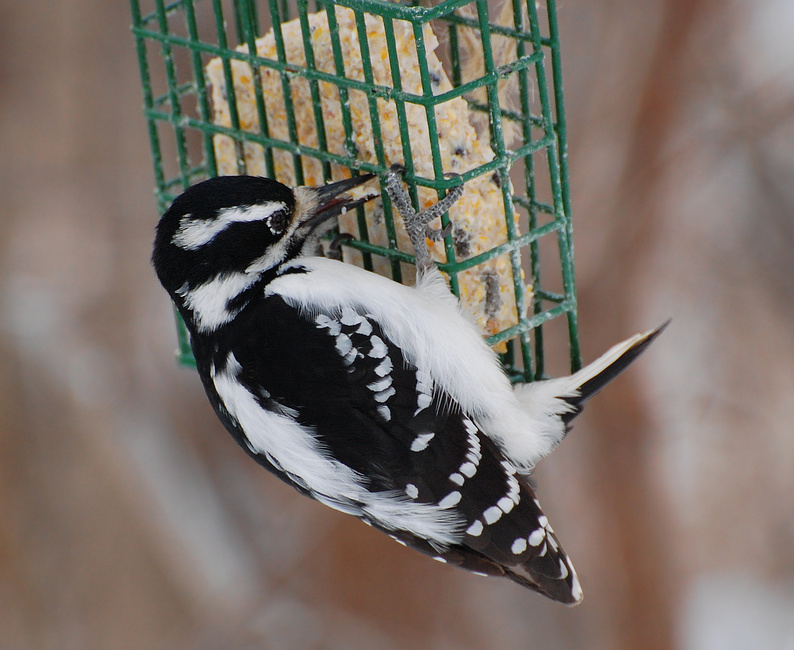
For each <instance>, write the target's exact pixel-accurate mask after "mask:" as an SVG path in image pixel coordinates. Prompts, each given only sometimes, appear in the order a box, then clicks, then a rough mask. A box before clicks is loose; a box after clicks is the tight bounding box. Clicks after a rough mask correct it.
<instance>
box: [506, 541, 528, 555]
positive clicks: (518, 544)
mask: <svg viewBox="0 0 794 650" xmlns="http://www.w3.org/2000/svg"><path fill="white" fill-rule="evenodd" d="M510 550H511V551H513V555H521V554H522V553H523V552H524V551H526V550H527V540H525V539H524V538H523V537H519V538H518V539H516V540H515V541H514V542H513V545H512V546H511V547H510Z"/></svg>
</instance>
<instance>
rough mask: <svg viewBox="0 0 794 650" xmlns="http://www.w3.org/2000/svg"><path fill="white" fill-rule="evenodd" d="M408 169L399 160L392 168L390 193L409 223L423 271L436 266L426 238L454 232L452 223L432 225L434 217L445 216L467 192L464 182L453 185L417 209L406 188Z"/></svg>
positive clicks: (398, 209) (395, 205) (419, 265)
mask: <svg viewBox="0 0 794 650" xmlns="http://www.w3.org/2000/svg"><path fill="white" fill-rule="evenodd" d="M404 173H405V167H404V166H403V165H401V164H399V163H395V164H393V165H392V166H391V167H390V168H389V174H388V175H387V177H386V193H387V194H388V195H389V199H390V200H391V202H392V205H394V207H396V208H397V211H398V212H399V213H400V216H401V217H402V219H403V222H404V223H405V229H406V230H407V231H408V236H409V237H410V238H411V244H412V245H413V248H414V255H415V257H416V266H417V267H418V268H419V270H420V271H423V270H425V269H427V268H430V267H432V266H433V260H432V258H431V257H430V252H429V251H428V249H427V241H426V239H425V238H427V239H430V240H431V241H440V240H442V239H444V237H447V236H448V235H450V234H451V233H452V224H451V223H449V224H447V225H446V226H445V227H444V228H431V227H430V226H429V225H428V224H429V223H430V222H431V221H433V219H436V218H438V217H441V215H443V214H444V213H445V212H448V211H449V209H450V208H451V207H452V206H453V205H454V204H455V202H456V201H457V200H458V199H459V198H460V197H461V195H462V194H463V184H461V185H456V186H455V187H453V188H452V189H450V190H449V192H448V193H447V195H446V196H445V197H444V198H443V199H441V200H440V201H438V202H437V203H434V204H433V205H431V206H430V207H429V208H427V209H426V210H423V211H422V212H417V211H416V210H414V207H413V204H412V203H411V198H410V197H409V196H408V193H407V192H406V191H405V188H403V185H402V177H403V174H404ZM447 176H457V174H447Z"/></svg>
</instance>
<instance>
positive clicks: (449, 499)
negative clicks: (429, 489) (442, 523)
mask: <svg viewBox="0 0 794 650" xmlns="http://www.w3.org/2000/svg"><path fill="white" fill-rule="evenodd" d="M460 499H461V494H460V492H458V491H457V490H455V491H454V492H450V493H449V494H448V495H447V496H445V497H444V498H443V499H441V501H439V502H438V507H439V508H441V509H442V510H447V509H449V508H452V507H453V506H456V505H458V504H459V503H460Z"/></svg>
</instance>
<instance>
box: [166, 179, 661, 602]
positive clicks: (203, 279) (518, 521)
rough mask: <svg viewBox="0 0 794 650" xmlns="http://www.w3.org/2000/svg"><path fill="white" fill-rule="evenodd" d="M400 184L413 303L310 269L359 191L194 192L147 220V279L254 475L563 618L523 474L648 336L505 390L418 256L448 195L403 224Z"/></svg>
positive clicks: (258, 185) (550, 543)
mask: <svg viewBox="0 0 794 650" xmlns="http://www.w3.org/2000/svg"><path fill="white" fill-rule="evenodd" d="M401 174H402V170H401V169H400V168H399V166H394V167H392V169H391V170H390V171H389V173H388V175H387V176H386V178H385V183H384V186H385V191H386V192H387V194H388V195H389V196H390V198H391V201H392V204H393V205H394V206H396V207H397V209H398V211H399V212H400V213H401V215H402V217H403V220H404V221H405V224H406V228H407V230H408V232H409V234H410V236H411V241H412V243H413V246H414V248H415V255H416V260H417V280H416V284H415V286H404V285H402V284H399V283H397V282H394V281H392V280H389V279H387V278H384V277H381V276H379V275H376V274H374V273H371V272H368V271H366V270H363V269H361V268H358V267H355V266H352V265H349V264H345V263H343V262H341V261H338V260H334V259H328V258H325V257H322V256H321V254H320V249H319V239H320V237H321V236H322V235H323V234H324V233H325V232H326V231H327V230H329V228H330V227H332V226H333V223H334V218H335V217H336V216H338V215H339V214H340V213H341V212H342V211H343V210H346V209H352V208H354V207H355V206H357V205H360V204H362V203H364V202H365V201H368V200H371V199H373V198H375V197H376V196H378V195H379V192H376V191H373V192H371V193H369V194H366V195H365V196H363V197H361V198H358V199H353V198H351V196H350V195H349V194H347V192H348V190H351V189H352V188H354V187H356V186H358V185H361V184H363V183H366V182H368V181H370V180H371V179H372V178H374V177H373V176H372V175H360V176H356V177H353V178H350V179H347V180H342V181H338V182H334V183H331V184H329V185H326V186H323V187H297V188H294V189H291V188H289V187H287V186H285V185H283V184H281V183H278V182H276V181H275V180H271V179H268V178H262V177H252V176H223V177H218V178H211V179H209V180H206V181H203V182H200V183H198V184H196V185H194V186H192V187H190V188H188V189H187V190H185V192H184V193H183V194H181V195H180V196H179V197H177V198H176V199H175V200H174V202H173V204H172V205H171V207H170V208H169V209H168V210H167V211H166V212H165V214H164V215H163V216H162V218H161V219H160V222H159V224H158V226H157V232H156V237H155V242H154V252H153V256H152V260H153V264H154V268H155V271H156V273H157V276H158V278H159V280H160V282H161V283H162V285H163V287H164V288H165V290H166V291H167V292H168V294H169V296H170V297H171V299H172V300H173V302H174V304H175V305H176V308H177V309H178V311H179V313H180V314H181V316H182V318H183V319H184V321H185V324H186V326H187V329H188V332H189V335H190V343H191V346H192V349H193V354H194V356H195V359H196V366H197V369H198V373H199V376H200V378H201V381H202V383H203V385H204V389H205V391H206V393H207V396H208V397H209V401H210V402H211V404H212V407H213V409H214V410H215V413H216V414H217V416H218V418H219V419H220V421H221V422H222V423H223V425H224V426H225V428H226V429H227V430H228V431H229V433H230V434H231V435H232V437H233V438H234V440H235V441H236V442H237V443H238V444H239V445H240V446H241V447H242V448H243V450H245V451H246V452H247V453H248V455H250V456H251V457H252V458H253V459H254V460H256V461H257V462H258V463H259V464H261V465H262V466H264V467H265V468H266V469H268V470H269V471H271V472H272V473H274V474H275V475H276V476H278V477H279V478H281V479H282V480H284V481H286V482H287V483H289V484H290V485H292V486H293V487H295V488H296V489H297V490H298V491H299V492H302V493H303V494H306V495H308V496H310V497H312V498H314V499H316V500H317V501H319V502H321V503H324V504H326V505H328V506H330V507H331V508H334V509H336V510H339V511H341V512H344V513H348V514H351V515H354V516H356V517H358V518H359V519H361V520H362V521H364V522H365V523H367V524H369V525H370V526H373V527H374V528H377V529H379V530H381V531H383V532H385V533H386V534H388V535H390V536H391V537H392V538H394V539H395V540H397V541H398V542H400V543H402V544H404V545H406V546H409V547H411V548H413V549H416V550H418V551H420V552H422V553H425V554H427V555H430V556H432V557H434V558H435V559H437V560H440V561H442V562H446V563H449V564H452V565H456V566H459V567H462V568H464V569H468V570H470V571H474V572H476V573H479V574H484V575H496V576H505V577H507V578H510V579H512V580H514V581H515V582H517V583H519V584H521V585H523V586H525V587H528V588H529V589H532V590H534V591H537V592H539V593H541V594H544V595H545V596H548V597H549V598H552V599H554V600H556V601H559V602H562V603H565V604H576V603H578V602H579V601H580V600H581V598H582V590H581V587H580V584H579V581H578V579H577V576H576V573H575V571H574V568H573V565H572V564H571V562H570V560H569V559H568V556H567V555H566V553H565V551H564V550H563V548H562V545H561V544H560V542H559V540H558V538H557V536H556V534H555V533H554V531H553V529H552V527H551V525H550V524H549V521H548V519H547V517H546V515H545V514H544V513H543V511H542V510H541V507H540V504H539V502H538V500H537V497H536V495H535V492H534V490H533V487H532V485H531V483H530V480H529V474H530V472H531V471H532V469H533V468H534V467H535V465H536V463H537V462H538V461H539V460H540V459H542V458H543V457H545V456H546V455H547V454H548V453H549V452H551V451H552V450H553V449H554V448H555V447H556V446H557V445H558V444H559V443H560V441H561V440H562V439H563V438H564V437H565V435H566V433H567V432H568V429H569V428H570V426H571V422H572V420H573V418H574V417H575V416H576V415H577V414H578V413H579V412H580V411H581V409H582V406H583V404H584V403H585V401H586V400H587V399H589V398H590V397H592V396H593V395H594V394H595V393H596V392H598V391H599V390H601V388H603V386H604V385H605V384H606V383H608V382H609V381H610V380H611V379H613V378H614V377H615V376H616V375H617V374H619V373H620V372H621V371H622V370H624V369H625V368H626V367H627V366H628V365H629V364H630V363H631V362H632V361H633V360H634V359H635V358H636V357H637V356H638V355H639V354H640V353H641V352H642V351H643V350H645V349H646V348H647V346H648V345H649V344H650V343H651V341H652V340H654V338H655V337H656V336H658V334H659V332H660V331H661V329H662V328H657V329H656V330H652V331H649V332H646V333H644V334H638V335H636V336H633V337H632V338H630V339H628V340H626V341H624V342H623V343H620V344H618V345H616V346H614V347H613V348H612V349H610V350H609V351H608V352H607V353H606V354H604V355H603V356H601V357H600V358H599V359H597V360H596V361H595V362H593V363H592V364H590V365H588V366H586V367H585V368H584V369H582V370H580V371H578V372H576V373H575V374H573V375H571V376H569V377H563V378H557V379H550V380H544V381H536V382H532V383H528V384H518V385H516V386H515V387H513V386H512V385H511V383H510V381H509V379H508V378H507V376H506V374H505V373H504V371H503V370H502V368H501V366H500V364H499V362H498V358H497V356H496V354H495V353H494V352H493V351H492V350H491V349H490V348H489V347H488V345H487V344H486V343H485V341H484V339H483V337H482V335H481V333H480V332H479V331H478V330H477V328H476V326H475V325H474V324H473V323H472V322H471V320H469V319H468V318H467V317H465V316H464V315H463V314H462V313H461V311H460V307H459V304H458V302H457V300H456V299H455V297H454V296H453V295H452V293H451V292H450V291H449V288H448V287H447V285H446V282H445V280H444V278H443V276H442V275H441V273H440V272H439V270H438V269H437V268H436V267H435V265H434V264H433V262H432V260H431V258H430V256H429V254H428V252H427V243H426V239H425V238H426V237H430V238H437V237H439V236H443V234H444V232H441V231H437V230H433V229H432V228H430V226H429V222H430V221H431V220H432V219H434V218H435V217H438V216H440V215H441V214H443V213H445V212H446V211H447V210H448V209H449V207H450V206H451V205H452V204H453V203H454V202H455V200H457V198H458V197H459V196H460V192H461V191H462V185H459V186H458V188H459V189H456V190H453V191H451V192H450V193H449V194H448V195H447V196H446V197H445V198H444V199H442V200H441V201H439V202H438V203H437V204H435V205H434V206H432V207H430V208H429V209H428V210H426V211H424V212H421V213H418V214H417V213H416V212H415V211H414V210H413V208H412V206H411V202H410V200H409V198H408V195H407V193H406V191H405V189H404V188H403V184H402V175H401ZM362 189H363V188H362ZM662 327H664V326H662Z"/></svg>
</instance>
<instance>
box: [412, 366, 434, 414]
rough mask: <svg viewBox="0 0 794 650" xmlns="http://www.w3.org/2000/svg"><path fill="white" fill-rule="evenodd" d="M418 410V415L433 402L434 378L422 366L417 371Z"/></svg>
mask: <svg viewBox="0 0 794 650" xmlns="http://www.w3.org/2000/svg"><path fill="white" fill-rule="evenodd" d="M416 393H417V395H416V407H417V408H416V411H414V415H417V414H418V413H420V412H421V411H424V410H425V409H426V408H427V407H428V406H430V405H431V404H432V403H433V378H432V377H431V376H430V373H428V372H425V371H424V370H422V369H421V368H420V369H418V370H417V371H416Z"/></svg>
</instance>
